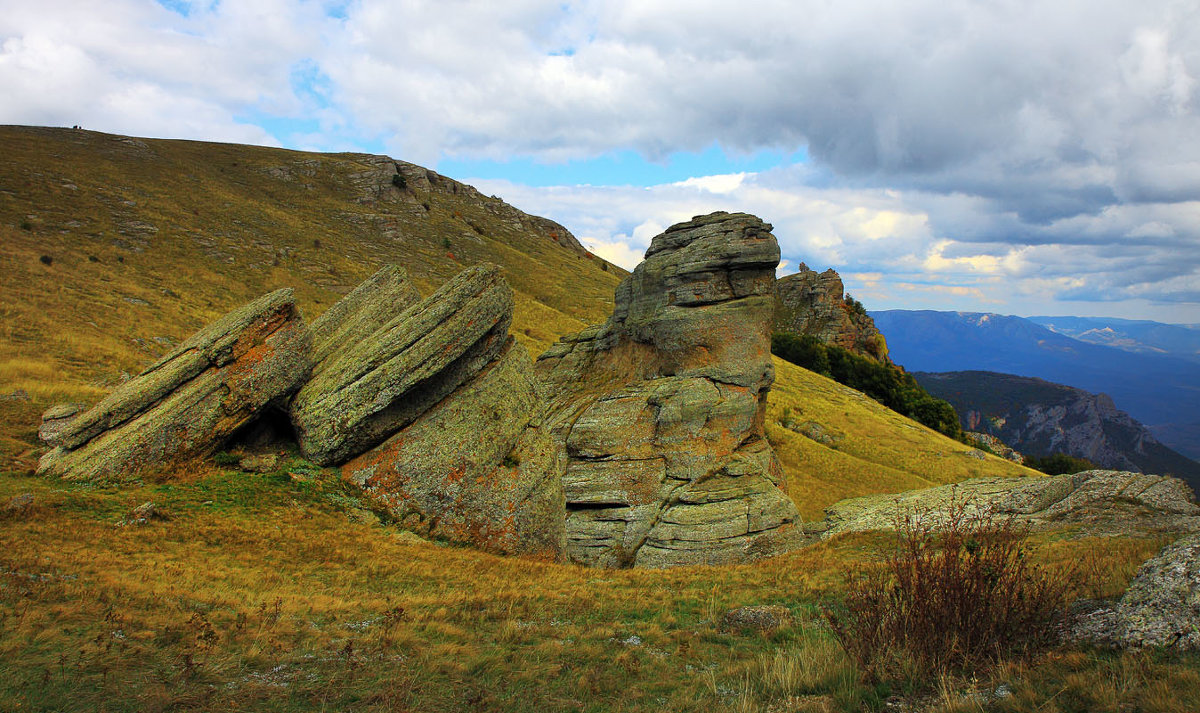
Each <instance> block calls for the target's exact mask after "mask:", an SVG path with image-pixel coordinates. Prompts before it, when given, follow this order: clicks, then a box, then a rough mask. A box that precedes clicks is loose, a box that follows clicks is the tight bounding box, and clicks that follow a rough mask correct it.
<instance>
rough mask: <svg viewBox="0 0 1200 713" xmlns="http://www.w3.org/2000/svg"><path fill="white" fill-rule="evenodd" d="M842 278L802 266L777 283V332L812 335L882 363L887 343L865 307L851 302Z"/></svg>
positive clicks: (825, 342) (886, 357)
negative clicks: (846, 296) (848, 300)
mask: <svg viewBox="0 0 1200 713" xmlns="http://www.w3.org/2000/svg"><path fill="white" fill-rule="evenodd" d="M844 289H845V288H844V287H843V285H842V278H841V276H840V275H838V274H837V272H836V271H834V270H833V269H829V270H826V271H825V272H817V271H816V270H810V269H808V266H807V265H805V264H804V263H800V269H799V271H798V272H797V273H795V274H794V275H787V276H786V277H781V278H779V280H778V281H777V282H776V283H775V331H777V332H786V333H789V334H795V335H810V336H813V337H816V338H817V339H818V340H820V341H821V342H822V343H824V344H832V345H834V346H839V347H842V348H843V349H848V350H850V351H852V352H854V353H856V354H859V355H862V356H866V357H870V358H872V359H876V360H878V361H882V362H888V361H890V360H889V359H888V350H887V342H886V341H885V340H884V338H883V334H881V333H880V332H879V329H877V328H876V327H875V320H873V319H871V317H870V315H868V314H867V313H866V311H865V310H863V309H862V305H861V304H859V303H857V302H853V303H848V302H847V301H846V298H845V294H844V292H843V290H844Z"/></svg>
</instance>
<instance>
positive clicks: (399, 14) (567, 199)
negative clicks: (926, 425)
mask: <svg viewBox="0 0 1200 713" xmlns="http://www.w3.org/2000/svg"><path fill="white" fill-rule="evenodd" d="M335 6H336V7H337V9H338V12H337V13H330V12H328V10H329V9H330V8H333V7H335ZM188 7H189V12H188V13H187V14H186V15H183V14H177V13H173V12H171V11H169V10H167V9H165V8H163V7H162V6H160V5H158V4H157V3H155V2H152V1H151V0H111V1H110V2H105V3H95V2H86V1H85V0H40V1H39V2H37V3H31V2H23V1H22V0H0V96H3V97H4V102H3V103H0V121H2V122H11V123H36V124H58V125H71V124H77V123H81V124H83V125H85V126H87V127H89V128H95V129H102V130H109V131H114V132H119V133H131V134H142V135H153V136H178V137H187V138H203V139H214V140H229V141H246V142H253V143H278V142H280V141H284V142H293V143H294V142H300V143H303V145H304V146H306V147H313V148H325V149H331V148H339V149H341V148H350V147H353V146H354V145H355V143H356V142H366V141H369V140H375V139H378V140H380V141H382V142H383V143H384V144H385V145H386V146H387V148H388V150H389V152H391V153H392V154H393V155H395V156H397V157H399V158H404V159H407V160H413V161H416V162H418V163H423V164H427V165H431V166H435V164H436V163H437V161H438V160H439V159H442V158H447V157H458V158H466V159H480V158H491V159H498V160H507V159H511V158H529V159H533V160H537V161H545V162H555V161H562V160H566V159H573V158H574V159H580V158H582V159H586V158H590V157H595V156H599V155H603V154H606V153H608V152H620V151H626V150H629V149H633V150H635V151H638V152H640V153H641V154H642V155H643V156H645V157H647V158H649V159H654V160H658V159H662V158H664V157H666V156H669V155H670V154H672V153H674V152H679V151H697V152H699V151H703V150H705V149H708V148H709V147H711V146H713V145H714V144H716V145H719V146H720V147H722V148H724V149H725V150H727V151H730V152H755V151H758V150H762V149H774V150H780V151H782V152H785V153H791V152H795V151H798V150H801V149H802V150H804V151H805V152H806V153H807V155H808V156H809V157H810V161H809V162H808V163H806V164H804V165H802V166H796V167H791V168H782V169H778V170H772V171H766V172H760V173H758V174H752V173H729V174H725V175H711V176H705V175H698V176H695V177H693V178H690V179H688V180H684V181H678V182H676V183H674V184H668V185H661V186H653V187H650V188H634V187H624V188H619V187H595V188H582V187H579V188H576V187H555V188H537V189H534V188H528V187H521V186H516V185H513V184H503V183H502V182H491V183H493V184H495V185H497V186H499V187H498V188H495V189H488V188H485V190H486V191H487V192H497V193H500V194H501V195H504V196H505V197H507V198H509V199H510V200H511V201H512V202H514V203H516V204H517V205H519V206H520V207H522V208H523V209H526V210H529V211H532V212H542V213H546V214H549V215H550V216H551V217H554V218H556V219H558V220H560V221H562V222H564V223H565V224H567V225H568V226H569V227H570V228H571V229H572V230H573V232H575V233H576V234H578V235H580V236H582V237H584V238H586V239H587V240H589V241H591V243H590V244H593V245H595V246H596V249H597V250H598V251H601V252H602V254H604V255H605V256H606V257H609V258H610V259H612V260H613V261H614V262H617V263H618V264H622V265H627V264H628V263H629V261H631V260H633V258H634V256H636V255H638V254H640V252H641V251H642V250H644V248H645V246H646V245H647V244H648V240H649V238H650V237H652V235H653V233H654V232H657V231H658V230H660V229H661V228H662V227H664V226H667V225H670V224H671V223H674V222H677V221H679V220H685V219H687V218H689V217H691V216H692V215H695V214H700V213H707V212H710V211H712V210H715V209H725V210H747V211H750V212H755V213H757V214H759V215H761V216H763V217H764V218H765V219H767V220H770V221H772V222H774V223H775V224H776V227H777V230H776V234H777V235H778V236H779V237H780V241H781V244H782V246H783V250H784V255H785V257H786V259H788V260H789V261H792V262H800V261H807V262H809V263H810V265H811V266H814V267H822V266H826V265H834V266H837V267H839V268H840V269H843V270H846V271H847V272H851V273H878V274H880V275H882V276H884V277H881V278H880V279H879V280H877V281H873V282H872V287H871V288H870V289H875V290H878V291H879V292H878V294H880V295H884V294H890V295H898V294H900V293H902V292H910V293H917V292H920V293H922V294H924V293H928V294H934V293H937V292H938V290H936V289H934V288H933V287H930V288H929V289H927V290H898V289H893V290H891V291H890V292H889V291H888V289H889V288H888V285H889V283H895V284H899V283H904V284H910V285H923V284H925V283H926V282H928V278H929V275H927V274H926V273H927V272H934V273H936V276H937V279H938V280H941V281H942V283H943V284H944V285H945V286H949V287H951V288H953V289H954V290H958V289H959V288H962V289H964V290H967V292H965V293H962V294H959V295H958V296H959V297H963V298H970V299H987V300H992V299H1004V298H1011V300H1013V304H1017V303H1018V302H1019V301H1020V300H1025V304H1031V305H1043V306H1044V304H1045V302H1046V301H1047V300H1054V299H1056V298H1063V299H1073V300H1074V299H1081V300H1093V301H1097V302H1098V301H1101V300H1111V299H1119V300H1120V299H1124V300H1127V301H1128V303H1129V304H1130V305H1136V306H1137V308H1138V309H1143V308H1146V306H1147V305H1150V308H1148V309H1150V310H1151V311H1152V312H1154V314H1157V315H1159V316H1162V315H1164V314H1167V312H1166V310H1168V309H1169V310H1174V311H1176V312H1182V311H1186V312H1187V315H1189V316H1187V317H1186V319H1190V320H1192V321H1200V297H1194V296H1195V295H1197V294H1198V293H1200V114H1198V104H1197V98H1198V93H1200V83H1198V80H1200V22H1198V21H1197V15H1196V8H1195V3H1194V2H1179V1H1178V0H1145V1H1144V2H1136V3H1134V2H1126V3H1104V4H1100V5H1097V4H1096V3H1094V2H1089V1H1088V0H1061V1H1059V2H1043V1H1040V0H1012V1H1011V2H1002V3H981V2H974V1H972V0H910V1H908V2H903V3H897V2H894V1H892V0H846V1H845V2H837V3H829V2H821V1H819V0H806V1H802V2H793V1H789V0H762V1H761V2H756V3H754V4H753V7H752V8H747V9H745V10H742V11H736V12H734V11H731V10H730V8H729V5H728V3H725V2H717V0H689V1H688V2H683V0H658V1H655V2H651V1H648V0H567V2H561V1H560V0H514V1H513V2H506V3H487V2H483V1H482V0H456V1H455V2H432V1H430V0H406V1H404V2H391V1H390V0H355V2H352V3H345V2H340V1H335V0H238V1H235V0H215V1H214V2H208V1H201V0H189V2H188ZM298 72H302V73H304V74H305V77H304V78H300V79H297V73H298ZM310 81H317V82H318V83H319V85H320V86H319V87H308V86H306V83H307V82H310ZM258 116H267V117H276V118H279V117H304V118H312V119H315V120H316V121H317V123H318V124H319V129H318V130H317V131H312V130H311V127H308V128H306V129H304V132H305V133H304V134H297V135H295V136H288V137H284V136H278V137H274V136H272V135H271V134H270V133H269V132H268V131H267V129H266V128H264V127H263V126H257V125H255V118H256V117H258ZM464 178H465V177H464ZM864 286H865V285H864ZM972 290H977V291H978V294H977V293H976V292H973V291H972ZM941 294H942V296H945V292H944V291H942V293H941ZM980 295H982V297H980ZM1156 302H1157V303H1160V305H1169V307H1161V306H1160V307H1153V305H1154V304H1155V303H1156ZM1013 309H1016V308H1015V307H1014V308H1013ZM1130 309H1133V307H1130ZM1154 310H1158V311H1154ZM1038 311H1045V310H1044V309H1039V310H1038Z"/></svg>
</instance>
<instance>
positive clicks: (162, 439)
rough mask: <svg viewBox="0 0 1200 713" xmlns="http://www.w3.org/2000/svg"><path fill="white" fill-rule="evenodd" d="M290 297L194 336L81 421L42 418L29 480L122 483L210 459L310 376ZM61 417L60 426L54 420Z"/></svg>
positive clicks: (304, 337)
mask: <svg viewBox="0 0 1200 713" xmlns="http://www.w3.org/2000/svg"><path fill="white" fill-rule="evenodd" d="M310 346H311V340H310V335H309V331H308V328H307V327H306V326H305V324H304V322H303V320H302V319H301V317H300V313H299V311H298V310H297V309H296V304H295V302H294V300H293V298H292V291H291V290H278V291H276V292H272V293H271V294H269V295H266V296H264V297H261V298H259V299H257V300H255V301H254V302H251V303H250V304H248V305H245V306H243V307H241V308H240V309H237V310H235V311H233V312H231V313H229V314H227V315H225V316H224V317H222V318H221V319H220V320H218V321H216V322H214V323H212V324H210V325H209V326H207V327H205V328H204V329H202V330H200V331H199V332H197V333H196V334H194V335H193V336H192V337H190V338H189V339H188V340H187V341H185V342H184V343H183V344H181V345H180V346H179V347H178V348H177V349H175V350H174V351H173V352H171V353H170V354H168V355H167V356H165V357H163V358H162V359H161V360H159V361H158V362H157V363H155V364H154V365H152V366H151V367H150V368H148V369H146V370H145V371H144V372H142V373H141V374H139V375H138V376H137V377H135V378H133V379H131V380H130V381H128V382H126V383H124V384H122V385H121V386H119V387H117V389H116V390H114V391H113V392H112V393H111V394H109V395H108V396H107V397H106V398H105V399H104V400H102V401H101V402H100V403H99V404H97V405H96V406H94V407H93V408H91V409H89V410H87V411H85V412H83V413H82V414H78V415H72V414H66V413H65V411H64V412H62V413H59V412H55V413H48V414H47V416H49V417H51V418H50V420H51V421H60V422H61V423H56V424H54V427H53V428H51V429H47V433H46V435H47V436H48V438H49V440H50V443H51V445H54V446H56V448H54V450H52V451H50V452H49V453H47V454H46V455H45V456H43V457H42V459H41V462H40V464H39V466H38V472H39V474H45V475H56V476H61V477H64V478H69V479H77V480H84V479H92V478H101V477H110V476H128V475H132V474H136V473H138V472H141V471H144V470H147V469H150V468H164V467H169V466H170V465H172V464H173V463H177V462H179V461H181V460H184V459H187V458H191V457H196V456H202V455H206V454H208V453H210V452H212V451H214V450H216V449H217V448H218V447H219V446H220V445H221V444H222V443H223V442H224V441H225V440H226V439H227V438H228V437H229V436H230V435H231V434H232V433H233V432H234V431H236V430H237V429H239V428H241V427H242V426H244V425H245V424H247V423H248V422H249V421H251V420H252V419H253V418H254V417H255V416H257V415H258V414H259V413H260V412H261V411H262V410H263V409H264V408H265V407H266V406H267V405H268V404H269V403H270V402H272V401H273V400H275V399H278V398H280V397H282V396H285V395H286V394H289V393H291V392H292V391H294V390H295V389H296V388H298V387H299V386H300V384H301V383H302V382H303V381H304V379H306V378H307V377H308V374H309V371H310V369H311V367H312V361H311V357H310ZM56 416H61V418H55V417H56Z"/></svg>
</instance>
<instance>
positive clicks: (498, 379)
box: [342, 339, 565, 559]
mask: <svg viewBox="0 0 1200 713" xmlns="http://www.w3.org/2000/svg"><path fill="white" fill-rule="evenodd" d="M541 409H542V396H541V394H540V392H539V390H538V387H537V382H536V378H535V376H534V374H533V364H532V362H531V361H530V358H529V354H528V353H527V352H526V351H525V348H524V347H522V346H521V345H520V344H517V343H516V342H514V341H512V340H511V339H510V340H509V341H508V342H507V344H506V346H505V347H504V350H503V351H502V352H501V354H500V355H499V357H498V358H497V359H496V360H495V361H493V362H492V363H491V364H489V365H488V366H487V367H486V368H485V369H484V370H483V371H481V372H480V373H479V374H478V375H477V376H476V377H475V378H474V379H472V380H471V381H469V382H467V383H465V384H463V385H462V386H460V387H459V388H458V389H457V390H455V391H454V392H452V393H451V394H449V395H448V396H447V397H446V398H445V399H443V400H442V401H441V402H440V403H438V404H437V405H435V406H434V407H433V408H431V409H430V410H429V411H427V412H425V413H424V414H422V415H421V416H420V417H419V418H418V419H416V420H415V421H414V422H413V423H412V424H410V425H409V426H407V427H406V428H404V429H402V430H400V431H398V432H397V433H395V434H394V435H392V436H391V437H390V438H389V439H388V440H386V441H384V442H383V443H382V444H380V445H379V446H377V447H375V448H373V449H371V450H370V451H368V452H367V453H364V454H363V455H361V456H359V457H357V458H355V459H353V460H351V461H350V462H349V463H347V464H346V465H344V466H343V467H342V472H343V474H344V477H345V478H346V479H348V480H350V481H351V482H354V483H356V484H357V485H359V486H360V487H362V488H363V489H364V490H365V491H366V493H367V494H368V495H370V496H371V497H372V499H374V500H375V501H376V502H377V503H378V504H380V505H382V506H383V507H384V508H386V509H387V510H388V511H389V512H390V513H391V514H392V515H393V517H395V518H396V519H397V520H399V521H400V523H401V524H402V525H403V526H404V527H406V528H407V529H410V530H414V531H416V532H419V533H421V534H422V535H425V536H428V537H435V538H441V539H447V540H451V541H455V542H462V543H466V544H470V545H472V546H475V547H478V548H480V549H484V550H487V551H489V552H495V553H498V554H524V555H533V556H539V557H544V558H548V559H557V558H559V557H561V555H562V552H563V548H564V546H565V530H564V509H563V491H562V474H561V473H560V471H559V470H558V458H557V454H556V452H555V446H554V442H553V440H552V439H551V438H550V434H549V432H548V431H546V430H544V429H541V428H539V427H538V426H540V421H539V420H538V415H539V413H540V412H541Z"/></svg>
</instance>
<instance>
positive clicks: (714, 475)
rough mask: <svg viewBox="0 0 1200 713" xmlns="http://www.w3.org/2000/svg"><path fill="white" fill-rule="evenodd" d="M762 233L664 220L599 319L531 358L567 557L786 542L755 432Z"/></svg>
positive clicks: (766, 384) (759, 407) (763, 329)
mask: <svg viewBox="0 0 1200 713" xmlns="http://www.w3.org/2000/svg"><path fill="white" fill-rule="evenodd" d="M770 230H771V226H769V225H767V224H765V223H763V222H762V221H761V220H759V219H758V218H755V217H754V216H750V215H746V214H741V213H737V214H728V213H714V214H712V215H708V216H701V217H697V218H695V219H693V220H691V221H689V222H686V223H680V224H678V225H675V226H672V227H671V228H669V229H668V230H667V231H666V232H665V233H663V234H662V235H659V236H657V237H656V238H654V240H653V241H652V243H651V245H650V248H649V250H647V252H646V259H645V260H644V261H643V262H642V263H641V264H640V265H639V266H638V267H637V269H636V270H634V272H633V274H632V275H630V276H629V277H628V278H627V279H626V280H625V281H624V282H622V283H621V285H620V286H619V287H618V288H617V292H616V306H615V309H614V311H613V315H612V317H610V318H609V320H608V321H607V322H606V323H605V324H603V325H601V326H598V327H591V328H588V329H586V330H584V331H583V332H580V333H579V334H576V335H573V336H570V337H566V338H564V339H562V340H560V341H559V342H558V343H557V344H555V345H554V346H553V347H551V348H550V349H549V350H547V351H546V353H545V354H543V355H542V356H541V357H540V358H539V359H538V364H537V366H538V373H539V375H540V376H541V377H542V378H543V380H545V381H546V383H547V384H548V387H549V392H550V394H551V395H552V399H551V403H550V406H549V408H548V410H547V419H546V420H547V426H548V427H549V428H550V429H551V430H552V431H553V434H554V437H555V439H556V440H557V442H558V443H559V444H560V446H561V447H562V451H561V455H562V457H563V458H564V460H565V468H564V470H565V476H564V481H563V483H564V491H565V496H566V506H567V551H568V555H569V556H570V557H571V558H572V559H573V560H575V561H577V562H580V563H584V564H590V565H601V566H609V567H617V566H649V567H664V566H673V565H685V564H720V563H729V562H741V561H746V560H749V559H754V558H757V557H765V556H769V555H773V554H777V553H779V552H782V551H785V550H787V549H789V548H791V547H792V546H794V545H795V544H796V543H797V541H798V539H799V530H798V528H797V527H796V524H797V523H798V522H799V520H800V516H799V514H798V512H797V510H796V507H795V505H794V503H792V501H791V500H790V499H789V498H788V496H787V495H786V494H785V493H784V491H783V490H782V489H781V487H780V486H781V473H782V471H781V469H780V467H779V465H778V462H777V461H776V459H775V456H774V453H773V452H772V451H771V447H770V445H769V444H768V443H767V441H766V439H765V437H764V434H763V418H764V413H765V408H766V396H767V391H768V390H769V388H770V386H771V384H772V383H773V381H774V377H775V374H774V369H773V367H772V364H771V355H770V330H771V313H772V309H773V304H774V296H773V287H774V270H775V266H776V264H777V263H778V261H779V246H778V244H777V243H776V241H775V238H774V236H772V235H771V233H770Z"/></svg>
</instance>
